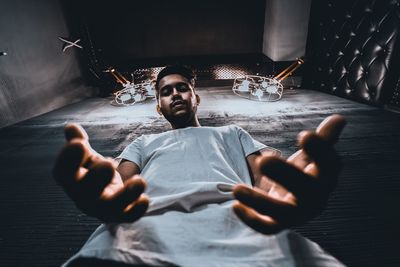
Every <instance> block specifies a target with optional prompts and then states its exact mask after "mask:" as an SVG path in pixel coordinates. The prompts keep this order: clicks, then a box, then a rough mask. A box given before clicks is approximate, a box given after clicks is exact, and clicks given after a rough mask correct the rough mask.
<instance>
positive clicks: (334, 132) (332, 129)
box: [316, 114, 347, 144]
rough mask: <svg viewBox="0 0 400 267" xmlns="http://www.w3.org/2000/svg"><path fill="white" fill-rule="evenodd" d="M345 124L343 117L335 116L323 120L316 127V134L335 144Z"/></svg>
mask: <svg viewBox="0 0 400 267" xmlns="http://www.w3.org/2000/svg"><path fill="white" fill-rule="evenodd" d="M346 123H347V122H346V120H345V119H344V117H343V116H341V115H339V114H335V115H332V116H329V117H328V118H326V119H325V120H323V121H322V122H321V123H320V124H319V126H318V127H317V130H316V133H317V134H318V135H319V136H321V137H322V138H323V139H325V140H327V141H329V142H330V143H332V144H335V143H336V142H337V140H338V139H339V136H340V133H341V132H342V131H343V128H344V126H345V125H346Z"/></svg>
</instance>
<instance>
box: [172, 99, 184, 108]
mask: <svg viewBox="0 0 400 267" xmlns="http://www.w3.org/2000/svg"><path fill="white" fill-rule="evenodd" d="M183 105H185V101H182V100H176V101H174V102H172V104H171V107H179V106H183Z"/></svg>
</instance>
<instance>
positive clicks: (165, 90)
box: [160, 88, 171, 96]
mask: <svg viewBox="0 0 400 267" xmlns="http://www.w3.org/2000/svg"><path fill="white" fill-rule="evenodd" d="M170 92H171V89H170V88H164V89H162V90H161V92H160V95H162V96H167V95H169V94H170Z"/></svg>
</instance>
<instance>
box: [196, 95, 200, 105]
mask: <svg viewBox="0 0 400 267" xmlns="http://www.w3.org/2000/svg"><path fill="white" fill-rule="evenodd" d="M196 105H200V96H199V95H196Z"/></svg>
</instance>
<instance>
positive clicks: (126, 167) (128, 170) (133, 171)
mask: <svg viewBox="0 0 400 267" xmlns="http://www.w3.org/2000/svg"><path fill="white" fill-rule="evenodd" d="M117 171H118V172H119V174H120V175H121V179H122V181H123V182H124V183H125V181H127V180H128V179H129V178H131V177H133V176H134V175H137V174H139V173H140V168H139V166H138V165H137V164H136V163H134V162H132V161H129V160H126V159H122V160H121V162H120V163H119V165H118V167H117Z"/></svg>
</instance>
